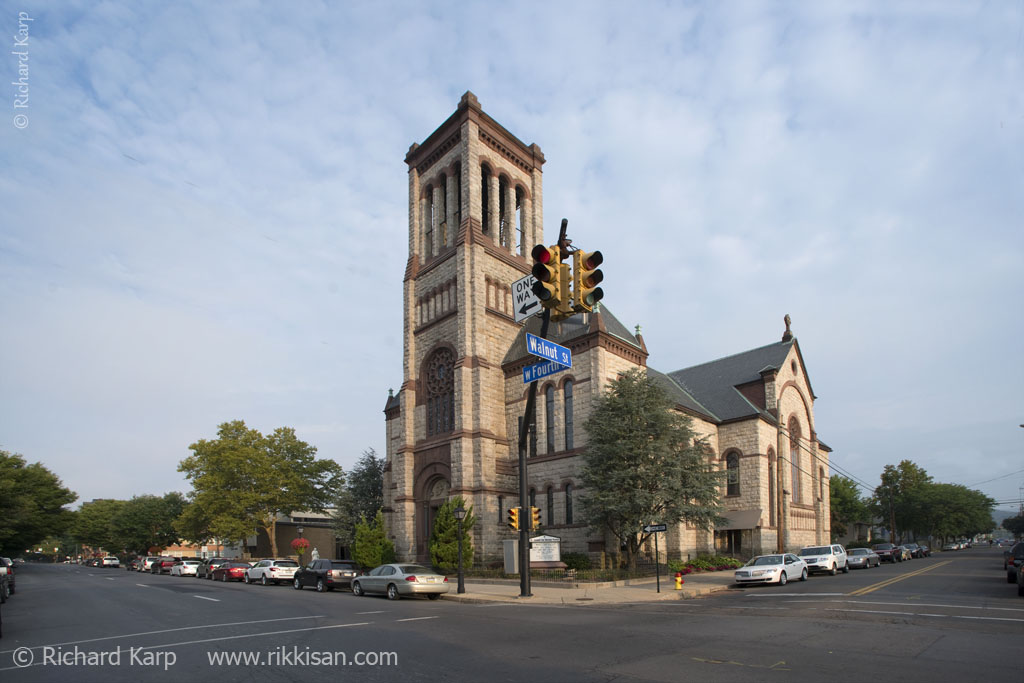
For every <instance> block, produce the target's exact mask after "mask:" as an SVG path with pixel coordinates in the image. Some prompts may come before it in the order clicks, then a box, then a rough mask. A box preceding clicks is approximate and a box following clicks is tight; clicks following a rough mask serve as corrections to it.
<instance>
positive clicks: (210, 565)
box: [196, 557, 231, 579]
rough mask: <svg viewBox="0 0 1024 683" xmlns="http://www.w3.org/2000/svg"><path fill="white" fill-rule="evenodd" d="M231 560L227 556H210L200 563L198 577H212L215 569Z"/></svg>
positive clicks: (197, 571)
mask: <svg viewBox="0 0 1024 683" xmlns="http://www.w3.org/2000/svg"><path fill="white" fill-rule="evenodd" d="M230 561H231V560H230V559H229V558H227V557H208V558H206V559H205V560H203V561H202V563H201V564H200V565H199V569H197V570H196V578H198V579H212V578H213V570H214V569H216V568H217V567H219V566H220V565H222V564H224V563H225V562H230Z"/></svg>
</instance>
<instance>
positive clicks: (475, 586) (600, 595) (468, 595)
mask: <svg viewBox="0 0 1024 683" xmlns="http://www.w3.org/2000/svg"><path fill="white" fill-rule="evenodd" d="M448 580H449V581H450V582H451V584H452V587H451V590H450V591H449V592H448V594H446V595H445V596H444V599H445V600H460V601H462V602H508V603H519V604H525V605H595V604H625V603H637V602H658V601H662V600H687V599H690V598H696V597H701V596H704V595H708V594H710V593H713V592H715V591H721V590H726V589H728V587H729V586H731V585H732V584H733V582H734V581H733V571H732V570H729V571H720V572H701V573H696V574H687V575H686V576H684V577H683V587H682V590H675V578H674V575H669V576H667V577H665V576H663V577H661V592H660V593H659V592H657V581H656V579H655V578H653V577H652V578H644V579H631V580H629V581H615V582H607V583H602V584H596V585H586V584H578V585H568V586H565V587H562V586H553V585H552V583H551V582H545V581H542V580H534V581H532V582H531V586H530V592H531V593H532V594H533V595H532V596H531V597H528V598H523V597H520V595H519V593H520V588H519V582H518V581H515V580H511V581H487V582H486V583H481V582H479V581H476V582H474V581H473V579H466V581H465V584H466V592H465V593H462V594H461V595H460V594H459V593H456V586H457V585H458V582H457V581H455V580H453V579H452V578H449V579H448Z"/></svg>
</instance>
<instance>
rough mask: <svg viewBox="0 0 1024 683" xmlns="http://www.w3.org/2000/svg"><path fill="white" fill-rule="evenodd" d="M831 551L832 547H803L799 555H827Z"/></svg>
mask: <svg viewBox="0 0 1024 683" xmlns="http://www.w3.org/2000/svg"><path fill="white" fill-rule="evenodd" d="M830 552H832V548H829V547H821V548H804V549H803V550H801V551H800V557H807V556H808V555H828V554H829V553H830Z"/></svg>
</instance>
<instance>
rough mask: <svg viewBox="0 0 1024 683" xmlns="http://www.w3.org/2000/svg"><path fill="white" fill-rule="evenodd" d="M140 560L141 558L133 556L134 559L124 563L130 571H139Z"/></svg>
mask: <svg viewBox="0 0 1024 683" xmlns="http://www.w3.org/2000/svg"><path fill="white" fill-rule="evenodd" d="M140 561H141V558H138V557H133V558H132V559H130V560H128V561H127V562H125V563H124V568H125V570H127V571H130V572H134V571H138V568H139V562H140Z"/></svg>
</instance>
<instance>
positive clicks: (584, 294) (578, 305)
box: [572, 250, 604, 313]
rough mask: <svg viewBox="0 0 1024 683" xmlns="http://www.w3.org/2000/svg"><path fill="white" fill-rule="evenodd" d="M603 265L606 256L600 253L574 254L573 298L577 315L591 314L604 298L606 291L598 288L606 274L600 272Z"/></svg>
mask: <svg viewBox="0 0 1024 683" xmlns="http://www.w3.org/2000/svg"><path fill="white" fill-rule="evenodd" d="M602 263H604V256H602V255H601V252H599V251H591V252H586V251H579V250H577V251H574V252H573V253H572V298H573V308H574V309H575V310H576V312H577V313H583V312H587V313H589V312H590V311H592V310H593V309H594V304H596V303H597V302H598V301H600V300H601V299H602V298H604V290H603V289H601V288H600V287H598V286H597V285H598V284H600V283H601V281H602V280H604V273H602V272H601V271H600V270H598V266H600V265H601V264H602Z"/></svg>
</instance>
